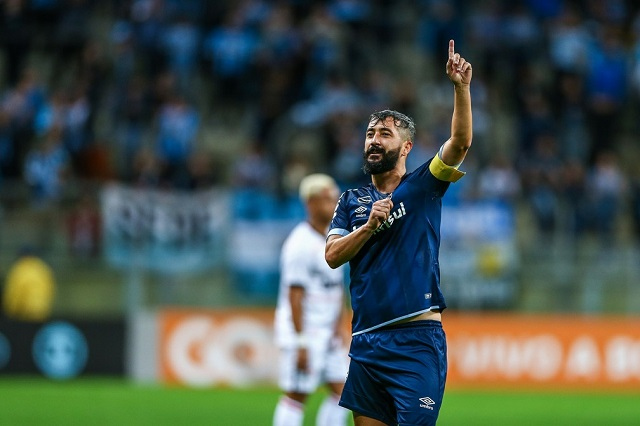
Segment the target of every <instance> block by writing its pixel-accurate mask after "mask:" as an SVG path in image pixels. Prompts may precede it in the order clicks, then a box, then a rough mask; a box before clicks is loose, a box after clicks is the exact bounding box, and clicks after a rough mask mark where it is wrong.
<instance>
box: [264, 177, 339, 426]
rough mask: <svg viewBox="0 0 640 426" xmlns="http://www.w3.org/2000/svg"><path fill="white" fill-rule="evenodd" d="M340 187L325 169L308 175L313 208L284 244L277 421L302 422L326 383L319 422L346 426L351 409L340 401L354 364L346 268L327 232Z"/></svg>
mask: <svg viewBox="0 0 640 426" xmlns="http://www.w3.org/2000/svg"><path fill="white" fill-rule="evenodd" d="M339 195H340V190H339V188H338V186H337V184H336V182H335V181H334V180H333V178H331V177H330V176H328V175H325V174H320V173H317V174H312V175H309V176H306V177H305V178H304V179H303V180H302V181H301V183H300V198H301V200H302V202H303V203H304V205H305V207H306V211H307V218H306V220H305V221H303V222H301V223H299V224H298V225H297V226H296V227H295V228H294V229H293V230H292V231H291V233H290V234H289V236H288V237H287V239H286V240H285V242H284V244H283V246H282V252H281V258H280V289H279V294H278V304H277V307H276V313H275V338H276V344H277V346H278V348H279V349H280V359H279V379H278V384H279V386H280V388H281V389H282V391H283V392H284V395H282V397H281V398H280V400H279V401H278V404H277V405H276V409H275V413H274V416H273V425H274V426H300V425H302V420H303V415H304V404H305V402H306V401H307V398H308V396H309V395H310V394H312V393H313V392H315V390H316V389H317V388H318V387H319V386H320V385H322V384H326V385H327V386H328V388H329V394H328V396H327V398H326V399H325V400H324V401H323V402H322V404H321V406H320V408H319V410H318V414H317V417H316V425H317V426H340V425H344V424H345V423H346V420H347V415H348V413H349V411H348V410H346V409H344V408H343V407H340V406H339V405H338V401H339V399H340V395H341V393H342V388H343V386H344V381H345V379H346V375H347V369H348V365H349V358H348V355H347V352H348V349H347V348H348V339H350V336H349V330H346V329H345V328H344V327H343V326H342V325H343V324H344V323H343V319H342V316H343V315H344V314H345V311H346V303H345V301H344V293H345V288H344V270H343V269H342V268H338V269H331V268H330V267H329V266H328V265H327V262H326V260H325V257H324V250H325V238H326V235H327V231H328V229H329V223H330V222H331V219H332V217H333V213H334V210H335V207H336V203H337V201H338V196H339Z"/></svg>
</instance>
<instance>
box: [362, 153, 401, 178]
mask: <svg viewBox="0 0 640 426" xmlns="http://www.w3.org/2000/svg"><path fill="white" fill-rule="evenodd" d="M400 149H401V148H398V149H396V150H392V151H385V150H384V149H383V148H381V147H375V146H371V147H369V149H368V150H366V151H364V152H363V153H362V159H363V165H362V171H363V172H364V173H365V174H368V175H377V174H380V173H384V172H388V171H389V170H393V169H394V168H395V167H396V164H397V163H398V158H400ZM369 154H382V157H381V158H380V160H378V161H369V160H368V158H369Z"/></svg>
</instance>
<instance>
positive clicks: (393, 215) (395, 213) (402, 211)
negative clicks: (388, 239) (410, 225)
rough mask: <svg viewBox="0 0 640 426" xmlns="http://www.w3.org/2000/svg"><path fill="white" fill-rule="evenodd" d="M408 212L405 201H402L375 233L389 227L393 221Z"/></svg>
mask: <svg viewBox="0 0 640 426" xmlns="http://www.w3.org/2000/svg"><path fill="white" fill-rule="evenodd" d="M406 214H407V211H406V210H405V209H404V203H400V206H399V207H398V208H397V209H396V210H395V211H393V212H391V214H390V215H389V217H388V218H387V220H385V221H384V222H383V223H382V225H380V226H379V227H378V229H376V230H375V231H374V233H373V235H375V234H377V233H378V232H380V231H384V230H386V229H389V228H390V227H391V225H393V222H395V221H396V220H398V219H400V218H402V217H404V215H406Z"/></svg>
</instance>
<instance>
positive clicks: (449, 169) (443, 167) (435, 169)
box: [429, 153, 465, 182]
mask: <svg viewBox="0 0 640 426" xmlns="http://www.w3.org/2000/svg"><path fill="white" fill-rule="evenodd" d="M429 171H431V174H432V175H434V176H435V177H436V178H438V179H440V180H444V181H446V182H457V181H458V180H459V179H460V178H461V177H462V176H464V175H465V172H461V171H460V170H458V168H457V167H453V166H449V165H447V164H444V163H443V162H442V160H441V159H440V153H438V154H436V155H435V157H433V160H431V164H429Z"/></svg>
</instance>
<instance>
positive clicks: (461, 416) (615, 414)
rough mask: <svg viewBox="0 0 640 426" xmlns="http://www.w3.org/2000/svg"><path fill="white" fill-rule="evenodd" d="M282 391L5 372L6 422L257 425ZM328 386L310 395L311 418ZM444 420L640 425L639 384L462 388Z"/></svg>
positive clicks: (1, 390) (448, 400) (448, 401)
mask: <svg viewBox="0 0 640 426" xmlns="http://www.w3.org/2000/svg"><path fill="white" fill-rule="evenodd" d="M278 397H279V392H278V391H277V390H276V389H273V388H259V389H246V390H231V389H184V388H168V387H161V386H140V385H134V384H131V383H128V382H126V381H123V380H111V379H87V378H84V379H79V380H73V381H68V382H51V381H47V380H44V379H35V378H34V379H28V378H17V379H16V378H7V377H6V376H5V377H0V425H8V426H23V425H24V426H39V425H47V426H56V425H64V426H69V425H83V426H84V425H92V426H106V425H113V426H129V425H132V426H142V425H144V426H146V425H148V426H159V425H172V426H174V425H175V426H181V425H189V426H199V425H207V426H211V425H219V426H234V425H238V426H245V425H246V426H253V425H258V426H260V425H265V426H269V425H270V424H271V416H272V413H273V408H274V406H275V403H276V401H277V399H278ZM321 398H322V394H317V395H314V397H313V398H312V399H311V401H310V403H309V406H308V410H307V414H308V415H307V416H306V420H305V425H308V426H311V425H314V421H313V416H314V415H315V411H316V410H317V407H318V405H319V403H320V401H321ZM438 425H439V426H440V425H441V426H457V425H461V426H462V425H464V426H482V425H487V426H489V425H490V426H535V425H540V426H543V425H544V426H547V425H554V426H557V425H570V426H573V425H576V426H578V425H579V426H591V425H592V426H601V425H607V426H623V425H625V426H626V425H629V426H631V425H640V389H639V390H638V391H637V392H635V393H632V392H620V393H614V392H601V393H594V392H587V391H584V392H573V393H567V392H560V391H558V392H544V393H543V392H533V391H530V392H522V391H517V392H516V391H488V390H477V391H462V390H456V389H451V390H448V391H447V393H446V395H445V402H444V406H443V409H442V412H441V415H440V421H439V422H438Z"/></svg>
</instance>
